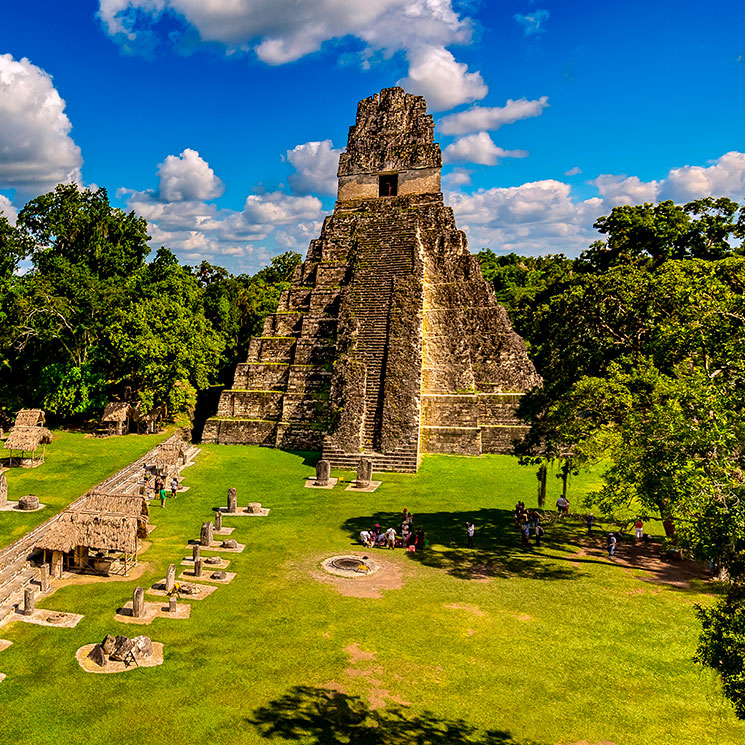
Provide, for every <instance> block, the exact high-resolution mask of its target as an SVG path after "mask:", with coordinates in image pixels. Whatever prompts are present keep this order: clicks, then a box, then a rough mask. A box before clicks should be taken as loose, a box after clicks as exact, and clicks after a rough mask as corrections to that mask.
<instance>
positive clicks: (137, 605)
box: [132, 587, 145, 618]
mask: <svg viewBox="0 0 745 745" xmlns="http://www.w3.org/2000/svg"><path fill="white" fill-rule="evenodd" d="M144 615H145V590H143V589H142V588H141V587H135V589H134V592H133V593H132V617H133V618H142V617H143V616H144Z"/></svg>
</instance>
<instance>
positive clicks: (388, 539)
mask: <svg viewBox="0 0 745 745" xmlns="http://www.w3.org/2000/svg"><path fill="white" fill-rule="evenodd" d="M385 545H386V548H396V530H395V528H388V530H386V531H385Z"/></svg>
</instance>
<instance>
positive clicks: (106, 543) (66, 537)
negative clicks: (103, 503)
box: [36, 510, 142, 554]
mask: <svg viewBox="0 0 745 745" xmlns="http://www.w3.org/2000/svg"><path fill="white" fill-rule="evenodd" d="M141 535H142V529H141V527H140V521H139V520H138V519H137V518H136V517H133V516H132V515H115V514H112V513H105V512H83V511H82V510H81V511H75V512H70V511H68V512H63V513H62V514H61V515H60V517H59V519H58V520H57V521H56V522H55V523H54V524H53V525H52V526H51V528H50V529H49V530H48V531H47V532H46V533H44V535H42V537H41V538H40V539H39V541H38V543H37V544H36V545H37V548H41V549H46V550H47V551H62V552H63V553H67V552H68V551H72V550H73V549H74V548H75V547H76V546H87V547H88V548H92V549H98V550H103V551H124V552H126V553H129V554H133V553H135V552H136V551H137V550H138V549H139V547H140V536H141Z"/></svg>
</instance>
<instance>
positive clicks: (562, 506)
mask: <svg viewBox="0 0 745 745" xmlns="http://www.w3.org/2000/svg"><path fill="white" fill-rule="evenodd" d="M556 509H557V510H558V511H559V517H564V515H568V514H569V500H568V499H567V498H566V497H565V496H563V495H562V496H560V497H559V498H558V499H557V500H556Z"/></svg>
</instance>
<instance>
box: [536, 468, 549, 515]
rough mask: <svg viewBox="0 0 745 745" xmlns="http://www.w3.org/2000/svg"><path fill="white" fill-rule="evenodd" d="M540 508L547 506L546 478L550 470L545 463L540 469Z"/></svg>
mask: <svg viewBox="0 0 745 745" xmlns="http://www.w3.org/2000/svg"><path fill="white" fill-rule="evenodd" d="M537 475H538V506H539V507H540V508H543V507H544V505H545V504H546V477H547V476H548V468H547V466H546V464H545V463H541V465H540V468H539V469H538V474H537Z"/></svg>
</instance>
